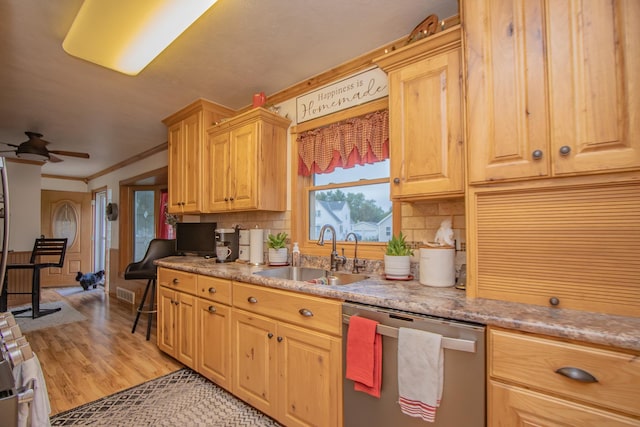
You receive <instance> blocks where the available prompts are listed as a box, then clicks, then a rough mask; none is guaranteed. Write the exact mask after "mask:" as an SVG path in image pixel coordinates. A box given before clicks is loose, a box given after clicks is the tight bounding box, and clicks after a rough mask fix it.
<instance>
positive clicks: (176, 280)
mask: <svg viewBox="0 0 640 427" xmlns="http://www.w3.org/2000/svg"><path fill="white" fill-rule="evenodd" d="M171 283H173V284H174V285H177V284H178V283H180V280H178V278H177V277H175V278H174V279H173V280H172V281H171Z"/></svg>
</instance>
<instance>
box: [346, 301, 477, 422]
mask: <svg viewBox="0 0 640 427" xmlns="http://www.w3.org/2000/svg"><path fill="white" fill-rule="evenodd" d="M356 315H357V316H360V317H365V318H367V319H372V320H375V321H377V322H378V323H379V324H378V327H377V332H378V333H379V334H381V335H382V390H381V394H380V398H379V399H377V398H375V397H373V396H370V395H368V394H366V393H362V392H358V391H354V389H353V381H351V380H348V379H346V377H345V372H346V359H345V355H346V345H347V331H348V324H349V319H350V318H351V316H356ZM342 320H343V352H342V358H343V378H345V379H344V391H343V395H344V425H345V427H360V426H363V427H364V426H367V427H375V426H380V427H382V426H384V427H390V426H394V427H395V426H402V427H404V426H407V427H411V426H416V427H418V426H419V427H425V426H427V425H432V426H437V427H445V426H446V427H473V426H484V425H485V408H486V402H485V327H484V326H482V325H477V324H471V323H464V322H459V321H455V320H449V319H442V318H438V317H430V316H424V315H420V314H415V313H407V312H404V311H398V310H393V309H387V308H380V307H375V306H369V305H363V304H356V303H349V302H346V303H344V304H343V306H342ZM401 327H402V328H412V329H419V330H424V331H429V332H433V333H437V334H440V335H442V337H443V338H442V346H443V347H444V389H443V392H442V401H441V404H440V407H439V408H438V410H437V412H436V421H435V423H425V422H424V421H422V420H421V419H420V418H414V417H410V416H408V415H405V414H403V413H402V411H401V410H400V406H399V405H398V397H399V396H398V357H397V356H398V354H397V353H398V328H401ZM416 356H418V355H416Z"/></svg>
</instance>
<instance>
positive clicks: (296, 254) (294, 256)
mask: <svg viewBox="0 0 640 427" xmlns="http://www.w3.org/2000/svg"><path fill="white" fill-rule="evenodd" d="M291 265H292V266H293V267H300V247H298V242H295V243H294V244H293V249H291Z"/></svg>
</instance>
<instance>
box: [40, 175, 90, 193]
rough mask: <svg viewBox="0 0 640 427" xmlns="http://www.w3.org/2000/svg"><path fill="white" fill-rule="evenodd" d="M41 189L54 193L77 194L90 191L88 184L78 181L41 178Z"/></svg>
mask: <svg viewBox="0 0 640 427" xmlns="http://www.w3.org/2000/svg"><path fill="white" fill-rule="evenodd" d="M40 188H42V189H43V190H53V191H75V192H77V193H86V192H87V191H89V187H88V186H87V184H86V183H85V182H84V181H78V180H77V179H59V178H41V182H40Z"/></svg>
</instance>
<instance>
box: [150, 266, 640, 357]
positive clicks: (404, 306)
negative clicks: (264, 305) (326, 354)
mask: <svg viewBox="0 0 640 427" xmlns="http://www.w3.org/2000/svg"><path fill="white" fill-rule="evenodd" d="M156 263H157V264H158V265H159V266H162V267H168V268H173V269H176V270H181V271H187V272H192V273H197V274H202V275H206V276H215V277H221V278H225V279H232V280H237V281H241V282H247V283H253V284H257V285H263V286H267V287H271V288H277V289H287V290H291V291H298V292H303V293H307V294H312V295H319V296H323V297H329V298H337V299H341V300H345V301H353V302H359V303H363V304H370V305H377V306H380V307H388V308H394V309H398V310H405V311H409V312H414V313H422V314H428V315H431V316H438V317H444V318H448V319H456V320H463V321H468V322H474V323H481V324H484V325H492V326H501V327H504V328H509V329H515V330H520V331H526V332H534V333H539V334H544V335H550V336H555V337H560V338H567V339H573V340H578V341H583V342H588V343H594V344H602V345H609V346H613V347H618V348H622V349H630V350H635V351H640V318H637V317H625V316H612V315H604V314H598V313H590V312H585V311H577V310H566V309H558V308H547V307H541V306H536V305H529V304H519V303H512V302H505V301H496V300H489V299H484V298H474V299H472V298H466V296H465V292H464V291H461V290H457V289H455V288H434V287H429V286H424V285H421V284H420V283H419V282H418V281H407V282H399V281H388V280H384V279H382V278H379V277H377V276H371V277H370V278H369V279H367V280H364V281H360V282H356V283H352V284H349V285H342V286H327V285H318V284H311V283H307V282H298V281H293V280H283V279H274V278H268V277H263V276H258V275H255V274H253V273H254V272H256V271H260V270H263V269H265V268H268V267H265V266H250V265H247V264H241V263H224V264H221V263H216V262H215V259H213V258H212V259H204V258H199V257H169V258H164V259H162V260H158V261H156Z"/></svg>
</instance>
